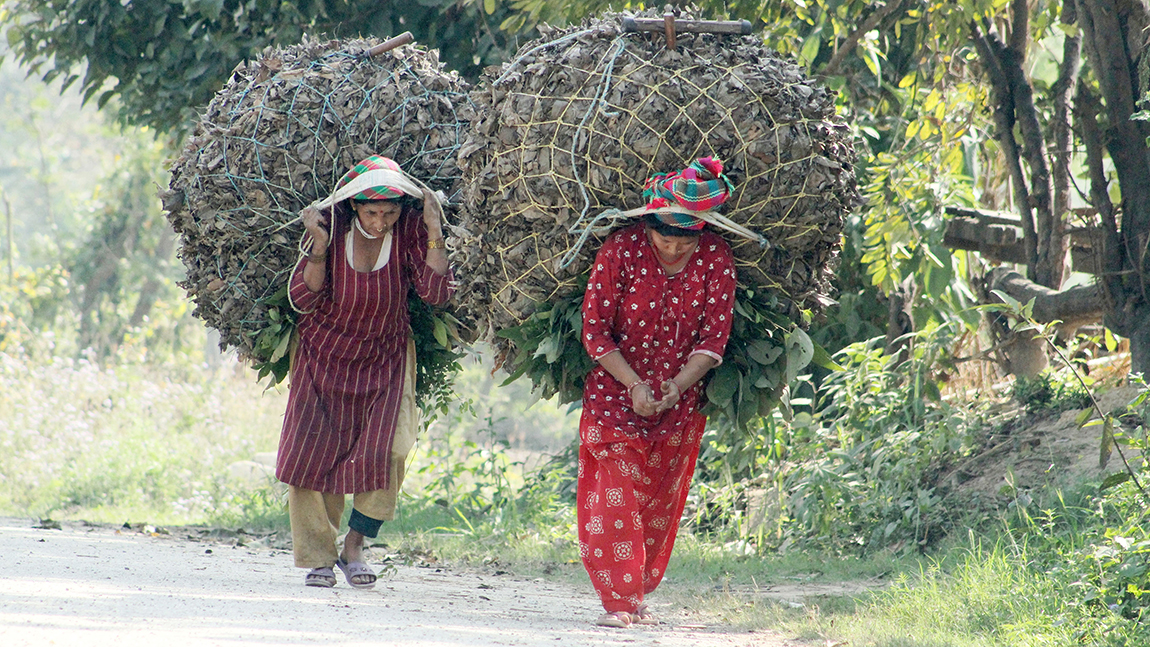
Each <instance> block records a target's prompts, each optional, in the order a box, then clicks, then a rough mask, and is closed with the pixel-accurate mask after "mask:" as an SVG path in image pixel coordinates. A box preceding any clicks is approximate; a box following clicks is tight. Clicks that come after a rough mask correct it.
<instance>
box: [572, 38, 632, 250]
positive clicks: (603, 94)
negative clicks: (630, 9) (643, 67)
mask: <svg viewBox="0 0 1150 647" xmlns="http://www.w3.org/2000/svg"><path fill="white" fill-rule="evenodd" d="M612 45H613V46H614V48H615V51H614V52H613V53H611V55H610V60H608V61H607V65H606V66H604V68H603V80H602V81H601V82H600V83H599V89H598V90H597V91H596V92H595V96H594V97H593V98H592V99H591V107H590V108H589V109H588V110H587V113H586V114H584V115H583V119H582V120H581V121H580V122H579V126H578V127H577V128H576V129H575V134H574V136H572V138H571V170H572V171H573V172H574V174H575V182H576V184H577V185H578V186H579V193H580V195H582V196H583V210H582V211H580V212H579V218H578V219H577V220H576V221H575V224H573V225H571V227H570V228H569V229H568V230H567V233H570V234H574V233H578V234H579V239H578V240H577V241H575V245H574V246H572V247H571V248H570V249H568V250H567V253H565V254H564V255H563V258H561V259H560V260H559V269H561V270H565V269H567V267H568V266H570V265H571V264H572V263H574V262H575V259H577V258H578V257H579V252H580V251H582V249H583V245H584V244H586V243H587V238H588V237H590V236H591V234H592V233H593V232H594V230H595V224H596V223H597V222H599V221H600V220H603V219H604V218H617V217H618V215H619V214H621V213H623V212H622V211H620V210H619V209H615V208H611V209H607V210H606V211H603V212H602V213H600V214H598V215H597V216H595V217H594V218H592V219H591V222H590V223H587V224H586V225H585V226H583V224H584V220H585V219H586V218H587V212H588V211H590V210H591V196H590V195H588V193H587V185H586V184H584V182H583V178H582V177H580V176H579V164H578V162H577V161H576V159H575V149H576V148H578V147H579V136H580V135H581V134H582V133H583V131H584V129H585V128H586V126H587V122H588V121H589V120H590V119H591V115H592V114H593V113H595V111H596V110H598V112H600V113H601V114H603V116H605V117H614V116H616V115H618V114H619V113H618V112H609V111H608V110H607V106H608V105H609V104H608V103H607V93H608V92H610V90H611V79H612V78H613V77H614V74H615V61H617V60H618V59H619V55H620V54H622V53H623V51H624V50H625V49H626V48H627V43H626V41H625V40H624V39H623V37H622V36H619V37H618V38H616V39H615V42H614V43H612ZM581 226H582V229H580V227H581Z"/></svg>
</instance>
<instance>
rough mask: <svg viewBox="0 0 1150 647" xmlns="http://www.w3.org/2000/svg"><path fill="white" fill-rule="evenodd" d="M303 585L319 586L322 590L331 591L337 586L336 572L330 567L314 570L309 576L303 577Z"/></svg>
mask: <svg viewBox="0 0 1150 647" xmlns="http://www.w3.org/2000/svg"><path fill="white" fill-rule="evenodd" d="M303 583H304V585H305V586H318V587H320V588H322V589H330V588H331V587H333V586H335V571H333V570H331V567H330V566H324V567H323V568H313V569H311V571H309V572H308V574H307V575H304V576H303Z"/></svg>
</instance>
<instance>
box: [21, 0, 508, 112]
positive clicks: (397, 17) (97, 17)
mask: <svg viewBox="0 0 1150 647" xmlns="http://www.w3.org/2000/svg"><path fill="white" fill-rule="evenodd" d="M485 5H486V6H485ZM500 11H501V9H500V8H499V7H498V6H496V3H494V2H492V0H487V1H486V2H482V1H480V0H417V1H416V2H407V3H398V2H378V1H377V0H295V1H294V2H293V1H284V0H124V1H122V2H109V1H108V0H2V2H0V24H5V25H6V26H7V27H6V35H7V40H8V45H9V47H10V48H11V50H12V51H13V53H14V54H15V56H16V58H17V59H18V60H19V61H20V62H21V63H24V64H26V65H27V66H29V68H30V70H31V72H32V73H36V74H42V75H43V79H44V81H46V82H51V81H53V80H54V79H57V78H61V79H63V81H64V87H65V88H67V87H69V86H71V85H73V84H74V83H76V82H79V83H80V88H81V90H82V92H83V96H84V99H85V101H88V100H92V99H94V100H95V101H96V102H97V105H98V106H100V107H103V106H104V104H105V103H106V102H107V101H108V100H109V99H111V98H112V97H113V96H117V95H118V96H119V101H118V109H119V116H120V119H121V120H122V121H124V122H125V123H130V124H138V125H147V126H151V127H153V128H155V129H157V130H158V131H161V132H166V131H172V130H182V129H183V128H185V127H186V125H187V124H188V123H189V122H190V121H191V120H192V119H193V118H194V116H195V110H196V108H197V107H200V106H203V105H206V104H207V103H208V101H210V100H211V98H212V95H213V94H214V93H215V92H216V91H217V90H218V89H219V88H220V87H221V86H222V84H223V82H224V80H225V79H227V77H228V74H229V73H230V72H231V70H232V69H233V68H234V67H235V66H236V65H237V64H238V63H240V62H242V61H244V60H246V59H251V58H254V57H256V56H258V55H259V53H260V51H262V50H263V49H264V48H265V47H268V46H273V45H289V44H294V43H297V42H299V40H300V38H301V37H302V35H303V34H304V33H309V34H326V35H330V36H333V37H352V36H361V35H362V36H368V35H377V36H380V37H387V36H392V35H395V34H398V33H401V32H403V31H411V32H412V33H413V34H414V35H415V37H416V39H417V40H420V41H424V42H427V43H428V44H429V45H431V46H435V47H438V48H439V49H440V50H441V52H442V54H443V56H444V58H445V60H446V62H447V63H448V64H449V65H450V66H451V67H452V68H454V69H457V70H460V71H461V72H463V73H465V74H468V73H470V74H472V75H474V74H476V73H477V72H478V70H479V69H480V67H481V66H482V65H484V64H489V63H492V62H495V61H497V60H499V59H500V58H502V57H503V55H504V50H505V49H506V48H507V47H509V46H510V45H509V43H508V41H507V39H506V38H505V37H504V36H503V35H501V33H500V32H498V30H497V29H495V28H492V27H491V26H489V25H490V24H496V25H497V24H498V23H499V22H500V21H501V20H502V18H501V17H500ZM502 11H504V12H506V11H507V10H506V9H504V10H502Z"/></svg>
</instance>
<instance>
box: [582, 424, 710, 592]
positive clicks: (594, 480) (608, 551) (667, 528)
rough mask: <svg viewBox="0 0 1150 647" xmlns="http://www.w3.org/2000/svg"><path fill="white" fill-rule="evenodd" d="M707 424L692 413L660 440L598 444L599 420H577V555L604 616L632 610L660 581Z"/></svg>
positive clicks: (673, 542)
mask: <svg viewBox="0 0 1150 647" xmlns="http://www.w3.org/2000/svg"><path fill="white" fill-rule="evenodd" d="M705 426H706V418H705V417H704V416H701V415H696V421H695V423H694V424H693V425H691V426H690V427H689V428H687V429H684V430H683V431H678V432H675V433H673V434H671V435H669V436H667V437H666V438H663V439H661V440H656V441H648V440H643V439H641V438H634V439H623V440H619V441H613V442H602V440H601V439H602V437H603V436H604V435H606V434H604V433H603V432H604V429H603V428H602V427H601V426H599V425H598V423H597V421H595V420H592V419H590V416H584V417H583V419H582V420H581V421H580V434H579V435H580V440H581V442H580V445H579V483H578V494H577V499H576V507H577V512H576V517H577V519H578V523H579V554H580V557H581V558H582V559H583V566H584V567H585V568H586V569H587V574H588V575H589V576H590V577H591V585H592V586H594V587H595V591H596V592H597V593H598V594H599V598H600V600H602V602H603V608H604V609H605V610H606V611H607V612H608V613H616V612H620V611H623V612H628V613H633V612H635V611H636V610H638V608H639V605H640V604H642V602H643V596H644V595H646V594H648V593H651V592H652V591H654V590H655V588H656V587H657V586H659V582H661V581H662V580H663V575H664V572H665V571H666V568H667V562H668V560H670V558H671V549H672V547H674V545H675V534H676V533H677V532H678V530H679V518H680V517H681V516H682V514H683V506H684V505H685V504H686V501H687V492H688V490H690V488H691V478H692V476H693V475H694V471H695V460H696V459H697V458H698V456H699V443H700V442H701V441H702V438H703V429H704V427H705ZM612 435H613V436H614V434H612Z"/></svg>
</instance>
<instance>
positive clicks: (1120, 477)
mask: <svg viewBox="0 0 1150 647" xmlns="http://www.w3.org/2000/svg"><path fill="white" fill-rule="evenodd" d="M1129 480H1130V472H1115V473H1113V474H1111V475H1110V476H1107V477H1106V478H1104V479H1102V484H1101V485H1099V486H1098V491H1099V492H1100V493H1101V492H1105V491H1106V490H1109V489H1110V488H1113V487H1115V486H1118V485H1122V484H1123V483H1125V482H1126V481H1129Z"/></svg>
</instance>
